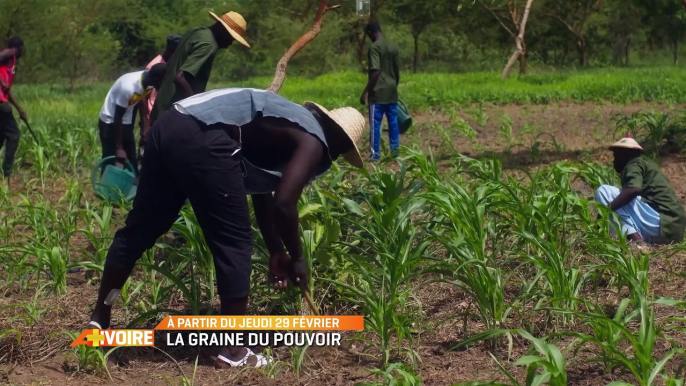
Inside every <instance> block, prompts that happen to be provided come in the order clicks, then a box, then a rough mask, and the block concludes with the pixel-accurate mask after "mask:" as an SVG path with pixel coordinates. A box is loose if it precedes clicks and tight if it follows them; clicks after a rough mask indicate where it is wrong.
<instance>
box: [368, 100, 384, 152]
mask: <svg viewBox="0 0 686 386" xmlns="http://www.w3.org/2000/svg"><path fill="white" fill-rule="evenodd" d="M382 119H383V110H381V109H380V105H376V104H370V105H369V146H370V148H371V151H372V160H378V159H379V158H380V157H381V156H380V154H381V149H380V147H381V145H380V140H381V120H382Z"/></svg>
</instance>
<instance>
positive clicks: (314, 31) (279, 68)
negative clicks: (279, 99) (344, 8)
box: [267, 0, 340, 93]
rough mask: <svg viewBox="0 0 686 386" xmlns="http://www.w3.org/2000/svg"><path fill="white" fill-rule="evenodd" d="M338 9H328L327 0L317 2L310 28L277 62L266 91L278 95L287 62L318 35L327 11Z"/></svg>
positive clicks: (334, 6) (332, 7)
mask: <svg viewBox="0 0 686 386" xmlns="http://www.w3.org/2000/svg"><path fill="white" fill-rule="evenodd" d="M338 7H340V6H339V5H333V6H331V7H329V1H328V0H320V1H319V9H317V15H316V16H315V17H314V22H313V23H312V28H310V30H309V31H307V32H306V33H305V34H304V35H303V36H301V37H300V39H298V40H297V41H296V42H295V43H294V44H293V45H292V46H291V48H289V49H288V51H286V53H285V54H283V56H282V57H281V60H279V63H278V64H277V65H276V72H275V73H274V79H273V80H272V84H271V85H270V86H269V88H268V89H267V90H268V91H271V92H274V93H278V92H279V90H281V86H283V82H284V81H285V80H286V67H287V66H288V61H289V60H291V59H292V58H293V57H294V56H295V54H297V53H298V52H299V51H300V50H301V49H302V48H303V47H305V46H306V45H307V44H308V43H309V42H311V41H312V40H314V38H316V37H317V35H319V33H320V32H321V30H322V20H323V19H324V15H325V14H326V13H327V12H328V11H330V10H332V9H336V8H338Z"/></svg>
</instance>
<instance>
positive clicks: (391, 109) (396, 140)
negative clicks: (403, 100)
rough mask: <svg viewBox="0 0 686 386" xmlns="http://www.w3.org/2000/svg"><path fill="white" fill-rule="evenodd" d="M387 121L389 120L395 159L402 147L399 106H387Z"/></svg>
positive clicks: (393, 104) (390, 137) (390, 141)
mask: <svg viewBox="0 0 686 386" xmlns="http://www.w3.org/2000/svg"><path fill="white" fill-rule="evenodd" d="M386 119H387V120H388V140H389V143H390V147H391V153H392V154H393V157H397V156H398V148H399V147H400V126H399V125H398V104H397V103H391V104H388V105H386Z"/></svg>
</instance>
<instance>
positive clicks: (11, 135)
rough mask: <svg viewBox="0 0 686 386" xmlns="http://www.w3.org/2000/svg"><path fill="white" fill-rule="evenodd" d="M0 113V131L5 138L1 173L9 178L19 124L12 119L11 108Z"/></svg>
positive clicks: (17, 138)
mask: <svg viewBox="0 0 686 386" xmlns="http://www.w3.org/2000/svg"><path fill="white" fill-rule="evenodd" d="M0 114H1V116H0V127H1V128H0V132H2V134H3V135H4V140H5V161H4V162H3V164H2V173H3V175H4V176H5V178H7V179H9V177H10V175H11V174H12V166H13V165H14V156H15V155H16V153H17V148H18V147H19V137H20V134H19V126H17V121H16V120H15V119H14V116H13V115H12V111H11V110H10V112H9V113H4V112H3V113H0Z"/></svg>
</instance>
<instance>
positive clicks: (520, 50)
mask: <svg viewBox="0 0 686 386" xmlns="http://www.w3.org/2000/svg"><path fill="white" fill-rule="evenodd" d="M685 1H686V0H685ZM533 3H534V0H527V1H526V6H525V7H524V13H523V14H522V20H521V22H520V24H519V31H518V34H517V37H516V38H515V46H516V49H515V52H514V53H513V54H512V56H510V60H508V61H507V64H505V68H503V72H502V74H501V75H500V76H501V77H502V78H503V79H505V78H507V77H508V76H509V75H510V71H512V66H514V64H515V62H516V61H517V60H518V59H519V60H520V62H519V63H520V64H519V66H520V67H519V70H520V73H521V71H522V69H524V72H526V58H524V59H520V57H522V56H523V55H525V54H526V43H525V42H524V34H525V33H526V22H527V21H528V20H529V13H530V12H531V5H532V4H533Z"/></svg>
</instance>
